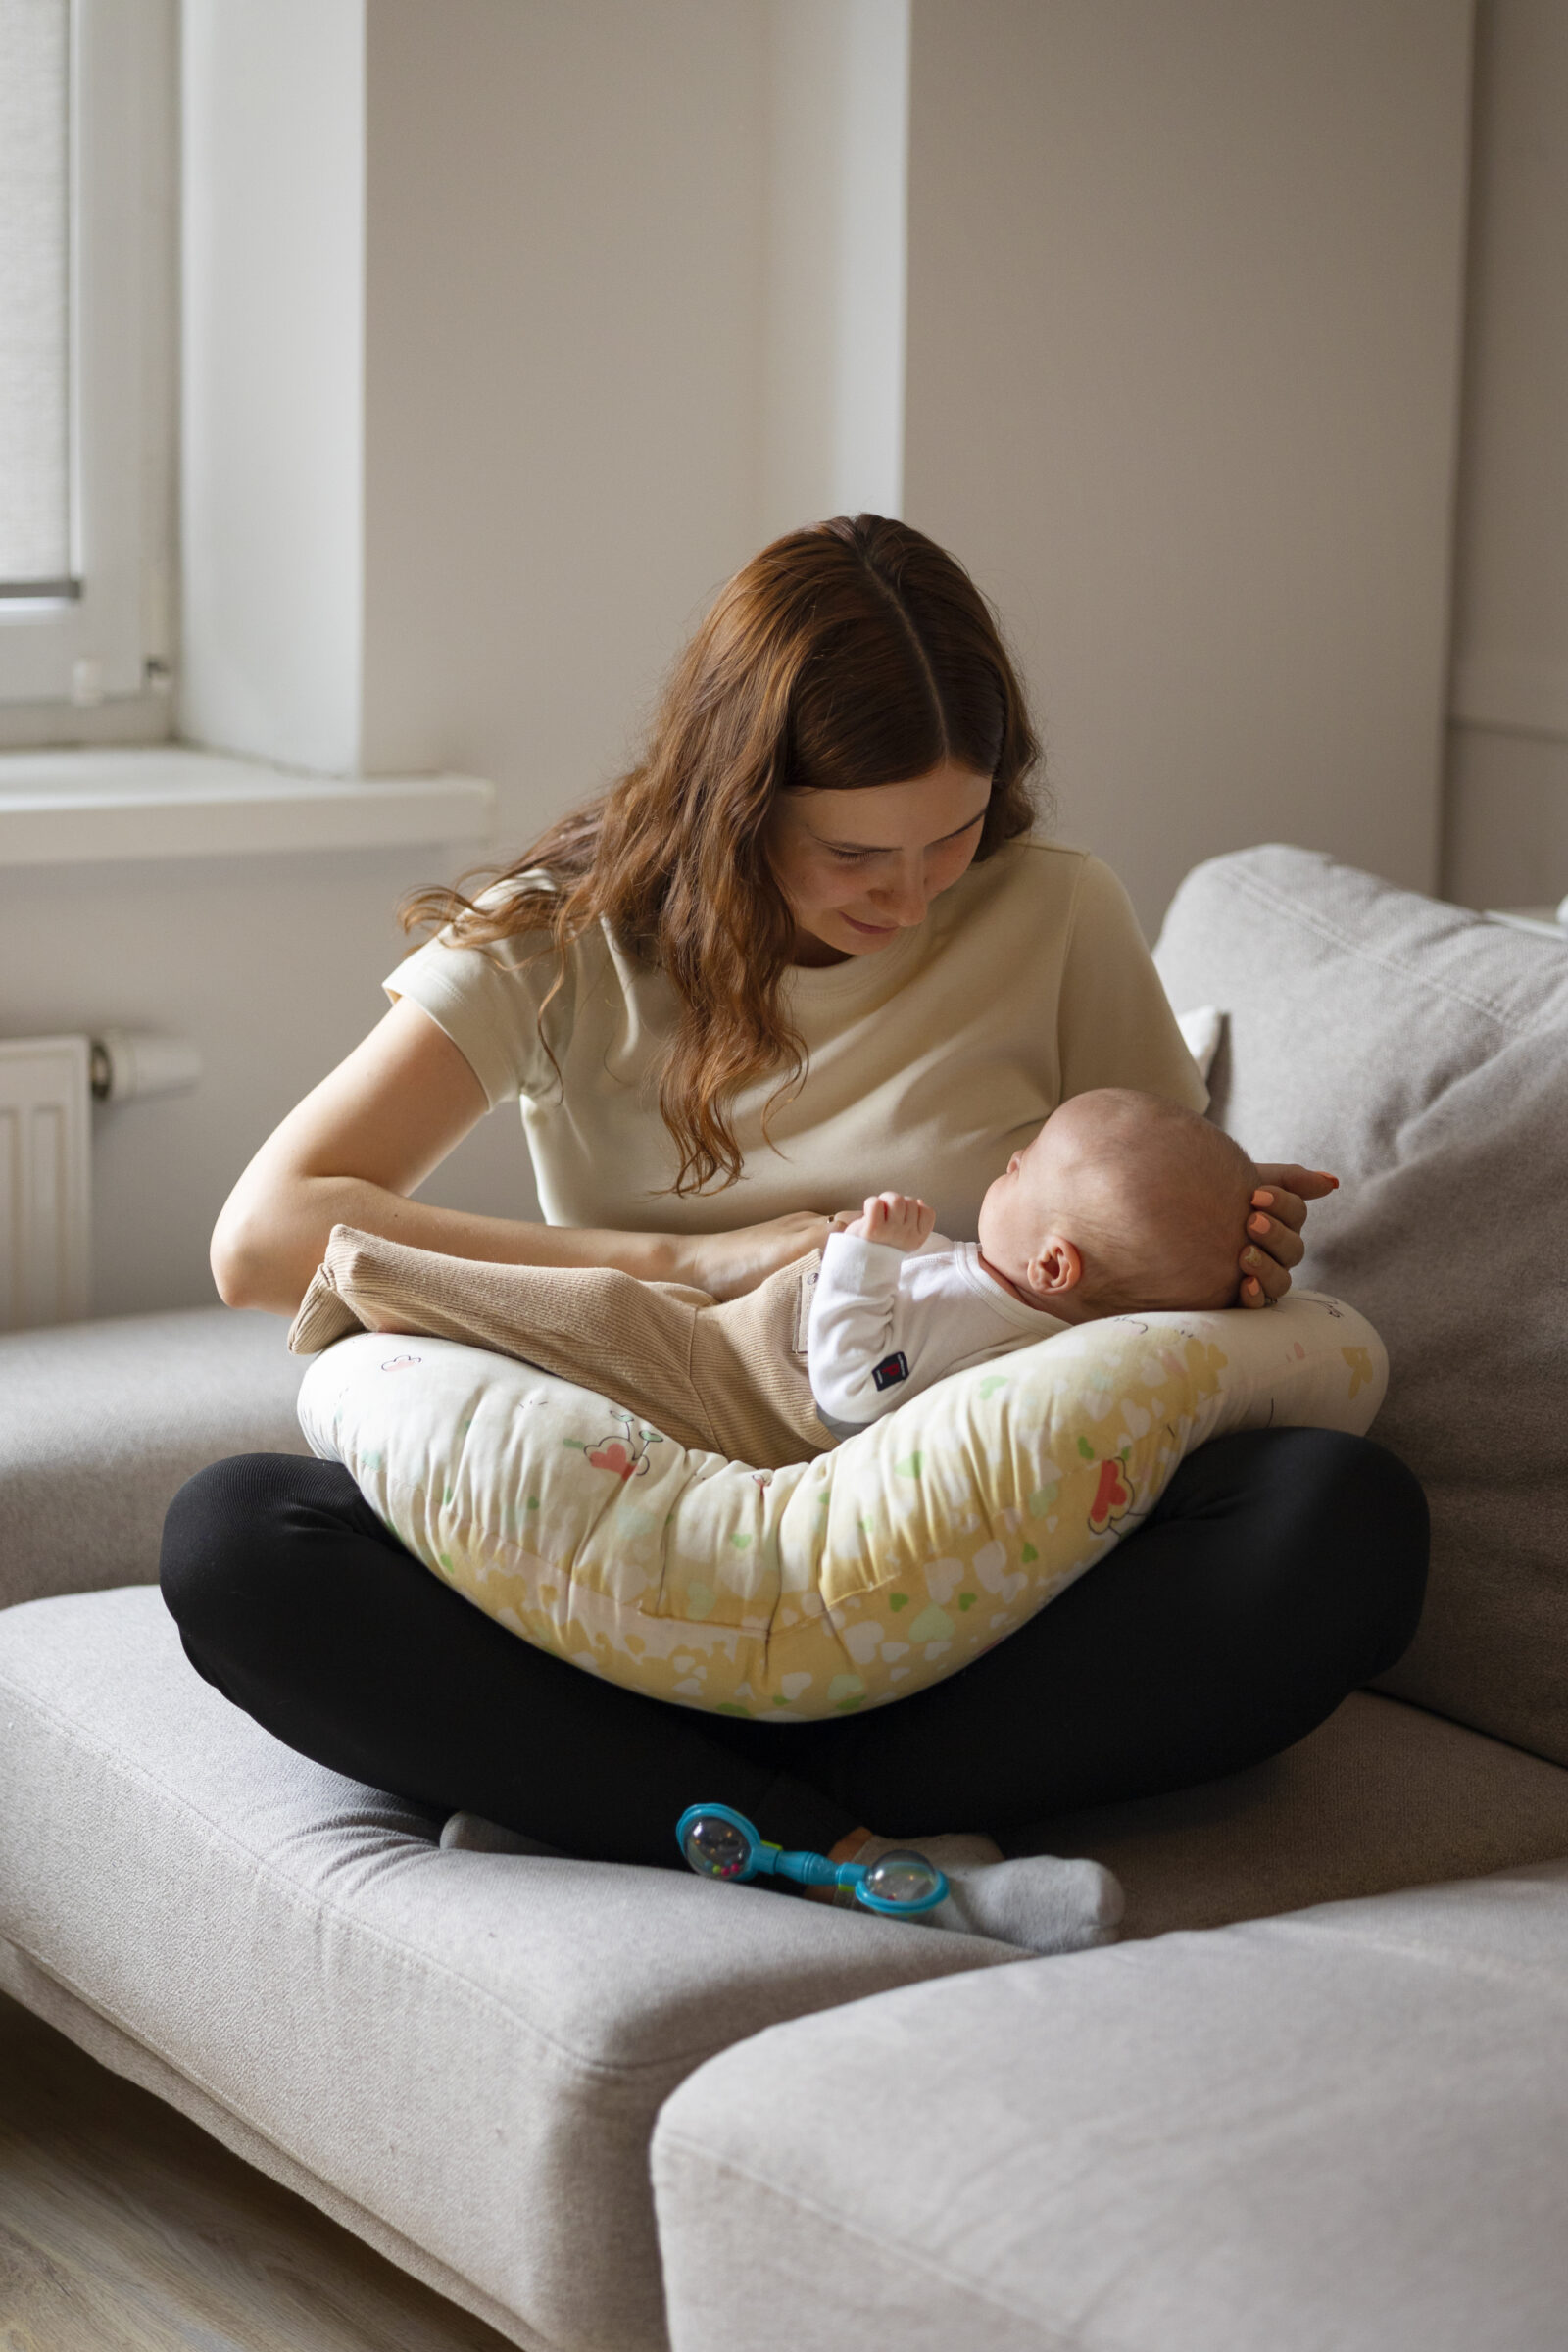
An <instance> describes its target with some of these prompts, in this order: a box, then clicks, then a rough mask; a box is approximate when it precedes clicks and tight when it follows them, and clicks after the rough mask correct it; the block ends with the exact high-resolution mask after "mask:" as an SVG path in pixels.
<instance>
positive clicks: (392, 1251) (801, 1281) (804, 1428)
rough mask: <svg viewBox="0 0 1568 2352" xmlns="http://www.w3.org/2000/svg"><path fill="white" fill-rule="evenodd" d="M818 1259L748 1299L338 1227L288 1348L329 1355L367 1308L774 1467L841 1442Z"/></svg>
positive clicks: (690, 1440)
mask: <svg viewBox="0 0 1568 2352" xmlns="http://www.w3.org/2000/svg"><path fill="white" fill-rule="evenodd" d="M820 1262H821V1259H820V1255H819V1253H818V1252H816V1251H814V1250H813V1251H812V1253H811V1255H810V1256H809V1257H806V1258H802V1259H801V1260H800V1261H799V1262H798V1263H797V1264H794V1265H789V1266H782V1267H781V1268H780V1269H779V1271H778V1272H777V1273H776V1274H772V1275H770V1276H769V1277H768V1279H767V1280H766V1281H765V1282H763V1283H760V1285H759V1286H758V1288H757V1289H756V1290H755V1291H748V1292H747V1293H746V1295H745V1297H744V1298H741V1299H711V1298H710V1297H709V1295H708V1293H707V1292H706V1291H697V1290H689V1289H687V1287H686V1286H685V1285H684V1284H683V1283H676V1282H639V1281H638V1280H637V1278H636V1276H635V1275H632V1274H621V1273H616V1272H613V1271H611V1270H609V1269H605V1268H601V1267H596V1266H506V1265H494V1264H489V1263H480V1262H478V1261H477V1260H474V1259H470V1258H465V1257H445V1256H443V1255H442V1254H441V1253H440V1252H439V1251H437V1250H411V1249H409V1248H408V1247H407V1246H406V1245H405V1244H404V1243H401V1242H387V1241H383V1240H381V1239H380V1237H379V1236H378V1235H376V1234H371V1233H360V1232H358V1231H356V1229H355V1228H354V1227H353V1226H351V1225H334V1226H333V1228H332V1234H331V1239H330V1240H329V1242H328V1244H327V1250H326V1256H325V1259H324V1261H323V1262H322V1264H321V1266H320V1267H319V1270H318V1272H317V1274H316V1275H315V1277H314V1279H313V1280H312V1283H311V1287H310V1289H309V1290H308V1291H307V1292H306V1294H305V1298H304V1299H303V1301H302V1303H301V1306H300V1311H299V1313H298V1314H297V1315H296V1316H295V1318H294V1322H293V1325H292V1327H291V1329H290V1331H289V1335H288V1344H289V1347H290V1348H292V1349H293V1351H294V1353H295V1354H296V1355H318V1354H319V1353H320V1351H321V1349H322V1348H329V1347H330V1346H331V1345H332V1343H333V1341H334V1340H340V1339H343V1338H345V1337H346V1336H347V1335H348V1334H349V1333H351V1332H355V1331H360V1330H363V1329H366V1328H368V1326H367V1324H366V1322H365V1319H364V1317H362V1316H361V1315H360V1314H359V1313H358V1312H357V1311H356V1309H357V1307H359V1306H362V1305H363V1306H365V1307H367V1308H370V1309H373V1310H374V1311H375V1313H376V1315H377V1316H378V1317H384V1318H385V1320H386V1321H387V1322H388V1323H390V1324H391V1326H392V1327H393V1328H394V1329H395V1330H398V1331H407V1332H417V1333H421V1334H423V1335H424V1336H426V1337H428V1338H432V1339H442V1340H462V1341H466V1343H467V1344H468V1345H469V1346H470V1347H475V1348H492V1349H494V1350H495V1352H496V1353H497V1354H500V1355H511V1356H515V1357H517V1358H518V1359H519V1360H520V1361H521V1362H523V1363H528V1364H537V1365H538V1366H539V1368H540V1370H541V1371H544V1372H553V1373H555V1374H556V1375H557V1376H558V1377H559V1378H560V1379H562V1380H569V1381H574V1382H576V1383H577V1384H578V1386H579V1387H582V1388H586V1389H592V1390H593V1391H594V1392H595V1394H596V1395H597V1396H600V1397H609V1398H610V1399H611V1400H612V1402H613V1403H615V1404H621V1405H624V1406H625V1407H626V1409H627V1410H628V1411H629V1412H633V1413H636V1414H638V1415H640V1416H641V1418H642V1419H644V1420H645V1421H650V1422H652V1423H653V1424H654V1426H655V1428H657V1429H661V1430H662V1431H663V1432H664V1434H665V1435H666V1436H667V1437H671V1438H673V1439H674V1440H675V1441H676V1443H677V1444H678V1445H681V1446H698V1447H700V1448H702V1449H703V1450H704V1451H706V1452H711V1453H720V1454H723V1455H724V1456H725V1458H726V1459H727V1460H729V1461H737V1462H746V1463H749V1464H751V1465H752V1466H753V1467H754V1468H756V1469H759V1470H776V1469H778V1468H780V1467H781V1466H782V1465H783V1464H784V1463H785V1462H801V1461H807V1460H809V1458H810V1457H811V1456H812V1455H813V1454H818V1453H825V1452H826V1451H827V1450H828V1449H829V1448H830V1447H831V1446H832V1445H833V1444H834V1439H833V1437H832V1435H831V1433H830V1432H829V1431H828V1430H826V1429H825V1428H824V1427H823V1425H822V1423H821V1422H820V1421H819V1420H818V1419H817V1415H816V1406H815V1404H814V1402H813V1401H812V1397H811V1388H810V1382H809V1379H808V1378H807V1371H806V1317H807V1313H808V1310H809V1301H810V1289H809V1284H810V1280H811V1278H812V1276H814V1274H815V1271H816V1268H817V1266H818V1265H819V1264H820Z"/></svg>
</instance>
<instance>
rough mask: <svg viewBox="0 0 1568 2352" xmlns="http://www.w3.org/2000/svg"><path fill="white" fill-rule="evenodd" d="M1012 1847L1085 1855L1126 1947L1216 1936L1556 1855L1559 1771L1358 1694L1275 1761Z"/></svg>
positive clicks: (1562, 1802)
mask: <svg viewBox="0 0 1568 2352" xmlns="http://www.w3.org/2000/svg"><path fill="white" fill-rule="evenodd" d="M1007 1843H1008V1847H1009V1849H1010V1850H1011V1851H1012V1852H1014V1853H1018V1852H1022V1851H1024V1850H1025V1849H1026V1848H1027V1849H1029V1850H1032V1851H1035V1852H1039V1853H1049V1854H1088V1855H1090V1856H1092V1857H1093V1859H1094V1860H1095V1861H1097V1862H1103V1863H1104V1865H1105V1867H1106V1869H1107V1870H1110V1871H1113V1872H1114V1873H1115V1875H1116V1877H1117V1878H1118V1879H1119V1880H1120V1881H1121V1883H1122V1886H1123V1887H1125V1889H1126V1893H1127V1912H1126V1917H1125V1918H1124V1919H1123V1921H1122V1931H1121V1932H1122V1935H1123V1936H1124V1937H1128V1936H1163V1935H1164V1934H1166V1932H1167V1931H1168V1930H1170V1929H1172V1928H1214V1927H1224V1926H1227V1925H1229V1923H1230V1922H1231V1921H1232V1920H1238V1919H1258V1918H1261V1917H1262V1916H1263V1915H1264V1914H1266V1913H1268V1912H1271V1911H1299V1910H1301V1909H1302V1908H1303V1907H1304V1906H1305V1905H1306V1904H1308V1903H1327V1902H1338V1901H1341V1900H1344V1899H1348V1897H1350V1896H1354V1895H1367V1894H1382V1893H1385V1892H1387V1891H1389V1890H1390V1889H1391V1888H1394V1887H1419V1886H1423V1885H1432V1884H1434V1883H1435V1882H1437V1881H1439V1880H1442V1879H1461V1878H1479V1877H1480V1876H1481V1875H1482V1873H1483V1872H1485V1871H1492V1870H1502V1869H1506V1868H1510V1867H1512V1866H1513V1865H1514V1864H1516V1863H1523V1862H1548V1861H1557V1860H1560V1859H1561V1858H1562V1857H1563V1856H1565V1855H1568V1772H1565V1771H1564V1769H1563V1767H1562V1766H1561V1765H1560V1764H1548V1763H1547V1762H1546V1761H1545V1759H1544V1757H1542V1756H1533V1755H1530V1754H1528V1753H1527V1752H1526V1750H1525V1749H1523V1748H1521V1747H1505V1746H1504V1745H1503V1743H1502V1742H1501V1740H1489V1739H1487V1738H1486V1737H1485V1736H1484V1734H1482V1733H1480V1732H1471V1731H1467V1730H1466V1729H1465V1728H1464V1726H1463V1725H1462V1724H1457V1723H1450V1722H1449V1721H1448V1720H1447V1719H1446V1717H1444V1716H1442V1715H1429V1714H1428V1713H1427V1712H1426V1710H1425V1709H1424V1708H1422V1707H1411V1706H1406V1705H1405V1704H1404V1702H1403V1701H1402V1700H1400V1699H1397V1698H1384V1697H1380V1696H1378V1695H1377V1694H1376V1693H1375V1692H1373V1691H1354V1692H1352V1693H1351V1695H1350V1696H1349V1697H1348V1699H1347V1700H1346V1701H1345V1703H1344V1705H1343V1706H1340V1707H1337V1708H1336V1709H1335V1711H1334V1713H1333V1714H1332V1715H1331V1716H1330V1717H1329V1719H1328V1721H1327V1723H1325V1724H1321V1725H1320V1726H1319V1727H1318V1729H1317V1730H1316V1731H1315V1732H1313V1733H1311V1734H1310V1736H1309V1737H1308V1738H1307V1739H1305V1740H1298V1742H1297V1744H1296V1745H1295V1746H1294V1747H1291V1748H1287V1749H1286V1751H1285V1753H1284V1754H1283V1755H1281V1756H1271V1757H1270V1758H1269V1760H1268V1762H1267V1763H1265V1764H1257V1765H1254V1766H1253V1767H1252V1768H1251V1770H1250V1771H1249V1772H1237V1773H1232V1774H1231V1775H1230V1776H1229V1778H1228V1779H1226V1780H1222V1781H1207V1782H1205V1783H1204V1784H1203V1786H1202V1787H1201V1788H1199V1789H1177V1790H1175V1791H1174V1792H1173V1793H1172V1794H1171V1795H1169V1796H1149V1797H1142V1798H1139V1799H1137V1800H1136V1801H1133V1802H1130V1803H1127V1804H1119V1805H1097V1806H1094V1807H1092V1808H1090V1809H1087V1810H1085V1811H1083V1812H1081V1813H1073V1814H1061V1815H1058V1816H1057V1817H1056V1819H1055V1820H1054V1821H1047V1822H1042V1823H1040V1824H1038V1825H1037V1827H1036V1828H1035V1829H1034V1830H1033V1831H1031V1832H1030V1834H1029V1836H1028V1837H1027V1838H1019V1837H1012V1838H1008V1840H1007Z"/></svg>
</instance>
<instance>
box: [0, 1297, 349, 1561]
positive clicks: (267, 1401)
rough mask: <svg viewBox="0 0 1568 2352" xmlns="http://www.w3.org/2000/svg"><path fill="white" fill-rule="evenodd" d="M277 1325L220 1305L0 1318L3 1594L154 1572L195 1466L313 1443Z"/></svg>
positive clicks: (295, 1361) (273, 1319)
mask: <svg viewBox="0 0 1568 2352" xmlns="http://www.w3.org/2000/svg"><path fill="white" fill-rule="evenodd" d="M286 1328H287V1327H286V1325H285V1324H284V1323H283V1321H282V1319H281V1318H280V1317H279V1316H276V1315H241V1314H234V1313H232V1312H231V1311H230V1310H229V1309H228V1308H227V1307H225V1306H215V1307H210V1308H209V1307H196V1308H191V1309H188V1310H186V1311H185V1312H183V1313H177V1314H167V1315H124V1316H117V1317H115V1318H114V1319H113V1320H110V1321H105V1322H98V1323H67V1324H62V1325H61V1326H60V1327H59V1328H58V1329H55V1330H50V1331H13V1332H6V1333H4V1334H0V1431H3V1432H4V1441H3V1442H4V1446H5V1459H4V1474H3V1476H0V1608H4V1607H8V1606H10V1604H11V1603H12V1602H14V1601H19V1600H34V1599H38V1598H41V1597H42V1596H43V1595H44V1594H46V1593H96V1592H101V1591H103V1590H105V1589H106V1588H107V1587H109V1586H111V1585H128V1584H139V1583H141V1582H143V1581H144V1580H151V1579H153V1578H155V1577H156V1576H157V1574H158V1543H159V1538H160V1536H161V1535H162V1533H163V1525H164V1513H165V1512H166V1511H167V1510H168V1508H169V1505H170V1502H171V1500H172V1497H173V1495H175V1494H176V1493H177V1491H178V1490H179V1488H180V1487H182V1486H183V1485H184V1483H185V1481H186V1479H187V1478H189V1477H190V1476H191V1475H192V1474H193V1473H194V1472H195V1471H197V1470H200V1469H201V1468H202V1467H203V1466H204V1465H205V1464H206V1463H208V1462H216V1461H220V1460H221V1459H222V1457H223V1456H224V1455H225V1454H230V1453H308V1452H309V1451H310V1447H309V1446H307V1445H306V1443H305V1440H304V1438H303V1437H302V1436H301V1435H300V1427H299V1419H298V1415H297V1413H296V1409H295V1399H296V1397H298V1395H299V1386H300V1377H301V1373H302V1370H303V1367H302V1365H301V1364H300V1361H299V1358H298V1357H297V1356H291V1355H290V1354H289V1352H288V1350H287V1348H286V1347H285V1345H284V1335H285V1331H286Z"/></svg>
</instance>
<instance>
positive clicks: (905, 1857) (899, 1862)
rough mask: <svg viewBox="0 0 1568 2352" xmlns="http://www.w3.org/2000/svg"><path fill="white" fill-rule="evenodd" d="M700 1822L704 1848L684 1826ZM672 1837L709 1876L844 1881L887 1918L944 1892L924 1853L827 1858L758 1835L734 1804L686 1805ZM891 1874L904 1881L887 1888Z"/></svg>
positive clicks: (928, 1904)
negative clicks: (863, 1859)
mask: <svg viewBox="0 0 1568 2352" xmlns="http://www.w3.org/2000/svg"><path fill="white" fill-rule="evenodd" d="M698 1823H702V1824H704V1825H705V1826H706V1828H707V1830H708V1831H709V1832H710V1834H711V1832H713V1831H714V1830H717V1831H718V1833H719V1835H718V1837H717V1838H712V1837H711V1835H710V1842H709V1846H708V1850H707V1851H706V1852H704V1851H702V1849H701V1847H699V1848H698V1850H696V1851H694V1850H693V1848H692V1847H691V1846H689V1845H688V1843H687V1832H688V1831H690V1830H692V1829H693V1828H694V1827H695V1825H697V1824H698ZM675 1842H676V1844H677V1845H678V1846H679V1847H680V1849H681V1852H682V1853H683V1854H684V1855H685V1857H686V1861H687V1863H688V1865H689V1866H690V1868H691V1869H693V1870H695V1871H699V1872H701V1873H702V1874H703V1875H704V1876H706V1877H708V1878H717V1879H731V1880H733V1881H734V1882H735V1883H736V1884H737V1885H740V1886H744V1885H745V1884H746V1882H747V1881H748V1880H749V1879H755V1878H756V1877H757V1875H758V1873H759V1872H765V1873H766V1874H767V1875H768V1876H769V1877H770V1878H779V1879H793V1880H794V1881H795V1883H796V1885H797V1886H798V1887H849V1888H850V1890H851V1894H852V1896H853V1899H854V1900H855V1901H856V1902H857V1903H858V1904H859V1905H860V1906H861V1907H862V1909H864V1910H866V1911H876V1912H879V1913H881V1915H882V1916H883V1917H884V1918H887V1919H917V1918H918V1917H919V1916H920V1914H921V1913H922V1912H924V1911H934V1910H935V1909H936V1906H937V1905H938V1903H940V1902H943V1901H945V1900H946V1898H947V1893H948V1882H947V1878H946V1876H945V1875H944V1873H943V1872H942V1871H940V1870H938V1868H937V1867H936V1864H935V1863H934V1862H931V1861H929V1860H928V1859H927V1858H926V1856H925V1855H924V1854H914V1853H895V1854H884V1855H883V1856H882V1857H881V1858H880V1859H879V1860H878V1861H876V1862H873V1863H871V1864H870V1865H869V1866H867V1865H866V1864H865V1863H863V1862H830V1861H829V1860H828V1857H827V1855H826V1854H813V1853H810V1852H809V1851H805V1850H801V1849H791V1850H788V1851H787V1850H786V1849H785V1848H784V1847H783V1846H781V1845H774V1844H773V1843H772V1842H771V1840H770V1839H768V1838H763V1837H761V1836H760V1834H759V1832H758V1830H757V1827H756V1825H755V1823H753V1822H750V1821H748V1820H747V1818H746V1816H745V1814H744V1813H737V1812H736V1811H735V1809H734V1807H733V1806H732V1805H719V1804H712V1805H688V1806H687V1808H686V1810H685V1812H684V1813H683V1814H682V1815H681V1817H680V1819H679V1821H678V1822H677V1823H676V1824H675ZM911 1870H912V1873H913V1883H914V1887H921V1883H922V1881H923V1882H924V1885H923V1888H922V1890H921V1891H919V1892H914V1891H912V1890H910V1888H909V1887H908V1884H907V1883H908V1880H909V1878H910V1873H911ZM890 1872H891V1873H893V1874H894V1876H895V1879H896V1878H897V1877H898V1876H899V1875H901V1873H902V1876H903V1877H904V1879H905V1881H906V1887H905V1888H904V1889H903V1890H901V1891H898V1892H893V1891H890V1890H889V1888H888V1887H887V1886H886V1884H885V1882H886V1880H887V1878H888V1875H889V1873H890Z"/></svg>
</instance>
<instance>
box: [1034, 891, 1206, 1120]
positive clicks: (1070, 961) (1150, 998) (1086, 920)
mask: <svg viewBox="0 0 1568 2352" xmlns="http://www.w3.org/2000/svg"><path fill="white" fill-rule="evenodd" d="M1057 1023H1058V1026H1057V1050H1058V1053H1059V1054H1060V1061H1061V1092H1062V1097H1063V1100H1065V1099H1066V1097H1067V1096H1069V1095H1083V1094H1087V1093H1088V1092H1089V1090H1090V1089H1091V1088H1092V1087H1097V1086H1132V1087H1138V1088H1141V1089H1142V1090H1143V1091H1144V1092H1145V1093H1147V1094H1151V1095H1163V1096H1164V1097H1166V1099H1167V1100H1168V1101H1170V1102H1173V1103H1186V1104H1187V1106H1188V1108H1189V1109H1190V1110H1206V1109H1207V1107H1208V1089H1207V1088H1206V1087H1205V1086H1204V1084H1203V1081H1202V1079H1201V1076H1200V1075H1199V1071H1198V1064H1197V1063H1196V1062H1195V1061H1194V1059H1193V1057H1192V1055H1191V1054H1189V1053H1188V1051H1187V1048H1186V1046H1185V1045H1184V1044H1183V1042H1182V1033H1181V1031H1180V1030H1179V1029H1178V1028H1177V1026H1176V1016H1175V1014H1174V1012H1173V1011H1172V1010H1171V1006H1170V1002H1169V1000H1168V998H1167V997H1166V995H1165V991H1164V989H1163V988H1162V986H1161V985H1160V978H1159V974H1158V972H1157V971H1156V970H1155V969H1154V960H1153V957H1152V956H1151V955H1150V953H1149V950H1148V948H1147V946H1146V945H1145V943H1144V935H1143V932H1142V930H1141V929H1140V928H1139V923H1138V917H1137V915H1136V914H1134V912H1133V907H1132V901H1131V900H1130V899H1129V898H1128V896H1127V893H1126V891H1125V890H1124V889H1123V888H1122V886H1121V884H1120V882H1119V881H1118V880H1117V878H1116V876H1115V875H1114V874H1113V873H1112V872H1111V870H1110V868H1109V866H1108V865H1104V864H1103V863H1102V862H1101V860H1100V859H1099V858H1085V860H1084V864H1083V870H1082V872H1081V874H1080V876H1079V879H1078V887H1077V890H1076V891H1075V893H1074V896H1073V907H1072V917H1071V931H1070V935H1069V938H1068V942H1067V954H1066V958H1065V961H1064V964H1063V967H1062V976H1061V996H1060V1000H1059V1006H1058V1012H1057Z"/></svg>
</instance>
